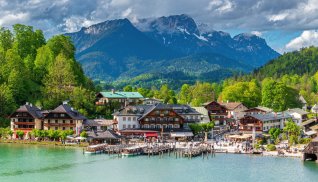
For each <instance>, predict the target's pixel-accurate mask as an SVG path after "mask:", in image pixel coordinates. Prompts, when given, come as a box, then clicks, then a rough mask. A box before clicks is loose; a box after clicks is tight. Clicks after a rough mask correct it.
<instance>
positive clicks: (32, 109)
mask: <svg viewBox="0 0 318 182" xmlns="http://www.w3.org/2000/svg"><path fill="white" fill-rule="evenodd" d="M16 112H27V113H29V114H30V115H31V116H32V117H34V118H37V119H40V118H43V114H42V111H41V110H40V109H39V108H38V107H36V106H34V105H32V104H25V105H23V106H20V108H19V109H17V110H16Z"/></svg>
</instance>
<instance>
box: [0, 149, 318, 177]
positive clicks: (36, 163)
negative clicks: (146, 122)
mask: <svg viewBox="0 0 318 182" xmlns="http://www.w3.org/2000/svg"><path fill="white" fill-rule="evenodd" d="M0 181H1V182H4V181H10V182H11V181H23V182H28V181H32V182H33V181H41V182H43V181H76V182H78V181H86V182H91V181H107V182H109V181H120V182H121V181H125V182H143V181H151V182H159V181H160V182H161V181H164V182H168V181H173V182H179V181H231V182H232V181H247V182H248V181H257V182H259V181H272V182H274V181H288V182H293V181H295V182H299V181H301V182H306V181H308V182H309V181H310V182H313V181H318V164H316V163H314V162H305V163H304V162H302V161H301V160H300V159H293V158H278V157H262V156H250V155H238V154H236V155H235V154H216V157H214V158H211V157H209V158H208V159H202V158H201V157H197V158H192V159H186V158H178V159H176V158H175V157H173V155H171V156H170V157H169V156H168V155H165V156H163V158H159V156H154V157H150V158H148V156H136V157H129V158H118V157H117V156H108V155H107V154H97V155H83V152H82V150H80V149H74V148H63V147H45V146H32V145H12V144H0Z"/></svg>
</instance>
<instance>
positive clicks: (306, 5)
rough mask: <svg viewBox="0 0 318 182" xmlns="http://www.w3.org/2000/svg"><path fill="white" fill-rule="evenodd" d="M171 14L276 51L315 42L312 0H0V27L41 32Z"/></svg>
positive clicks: (316, 0) (316, 5)
mask: <svg viewBox="0 0 318 182" xmlns="http://www.w3.org/2000/svg"><path fill="white" fill-rule="evenodd" d="M175 14H188V15H190V16H191V17H192V18H194V20H195V21H196V22H197V23H205V24H207V25H208V27H209V28H210V29H213V30H221V31H226V32H229V33H230V34H231V35H232V36H234V35H236V34H238V33H243V32H244V33H246V32H249V33H254V34H256V35H259V36H261V37H263V38H265V39H266V41H267V43H268V44H269V45H270V46H271V47H273V48H274V49H275V50H277V51H278V52H280V53H283V52H287V51H293V50H297V49H300V48H301V47H306V46H310V45H316V46H318V32H317V31H316V30H317V28H318V0H279V1H275V0H0V17H1V18H0V26H4V27H11V26H12V25H13V24H16V23H22V24H27V25H32V26H34V27H35V28H37V29H42V30H43V31H44V33H45V35H46V37H50V36H52V35H55V34H59V33H65V32H74V31H78V30H79V29H80V28H81V27H83V26H85V27H87V26H90V25H92V24H95V23H98V22H102V21H105V20H109V19H119V18H128V19H130V20H131V21H132V22H135V21H138V19H141V18H148V17H151V18H154V17H160V16H169V15H175Z"/></svg>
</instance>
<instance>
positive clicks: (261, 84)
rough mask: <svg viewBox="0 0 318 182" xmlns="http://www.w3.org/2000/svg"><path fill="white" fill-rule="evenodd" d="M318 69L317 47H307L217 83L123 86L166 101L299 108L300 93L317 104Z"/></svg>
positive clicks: (198, 104) (279, 109)
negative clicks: (238, 103) (236, 103)
mask: <svg viewBox="0 0 318 182" xmlns="http://www.w3.org/2000/svg"><path fill="white" fill-rule="evenodd" d="M317 71H318V48H316V47H308V48H303V49H301V50H299V51H294V52H291V53H286V54H284V55H282V56H280V57H279V58H277V59H275V60H272V61H270V62H269V63H268V64H266V65H264V66H262V67H261V68H259V69H257V70H255V71H253V72H252V73H250V74H245V75H236V76H233V77H231V78H229V79H225V80H223V81H221V82H217V83H216V82H215V83H206V82H196V83H189V84H183V85H182V86H181V87H178V88H177V89H175V87H176V86H175V85H173V84H172V85H170V84H169V83H168V84H166V85H163V86H161V88H160V87H159V88H156V87H151V88H149V87H148V88H149V89H145V88H142V87H138V85H137V88H132V87H131V86H128V87H125V88H124V89H127V88H132V89H133V90H137V91H139V92H141V93H143V94H144V95H145V96H146V97H155V98H159V99H163V100H164V101H165V102H168V103H177V102H178V103H182V104H190V105H192V106H200V105H201V104H202V103H204V102H207V101H211V100H212V99H213V98H214V99H217V100H218V101H220V102H226V101H232V102H235V101H237V102H243V103H244V104H245V105H246V106H248V107H254V106H258V105H263V106H267V107H270V108H273V109H274V110H275V111H283V110H286V109H288V108H294V107H301V103H300V101H299V96H300V95H302V96H303V97H304V98H305V99H306V101H307V102H308V104H309V105H313V104H315V103H317V101H318V95H317V91H318V72H317ZM159 84H160V83H159ZM135 86H136V85H135ZM128 90H130V89H128ZM163 90H168V91H165V92H163ZM161 93H162V94H161ZM169 93H170V94H169ZM160 94H161V95H160Z"/></svg>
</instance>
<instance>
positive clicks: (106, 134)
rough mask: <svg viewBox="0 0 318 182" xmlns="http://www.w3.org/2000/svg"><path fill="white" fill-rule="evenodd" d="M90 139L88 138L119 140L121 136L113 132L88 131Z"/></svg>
mask: <svg viewBox="0 0 318 182" xmlns="http://www.w3.org/2000/svg"><path fill="white" fill-rule="evenodd" d="M87 135H88V137H87V138H93V139H119V138H120V136H119V135H117V134H116V133H115V132H113V131H111V130H106V131H97V132H94V131H88V132H87Z"/></svg>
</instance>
